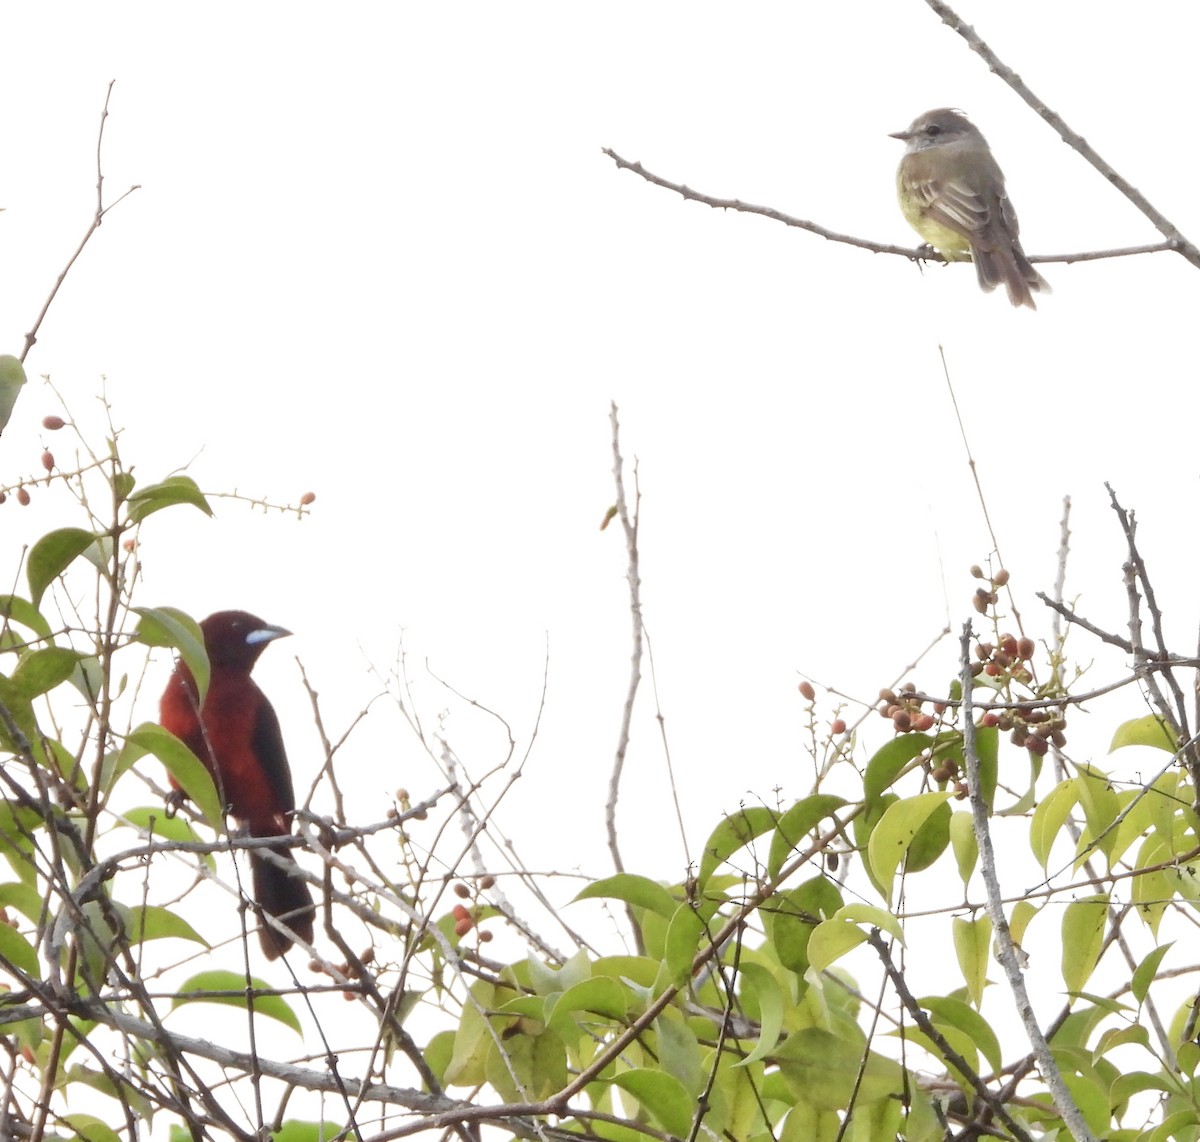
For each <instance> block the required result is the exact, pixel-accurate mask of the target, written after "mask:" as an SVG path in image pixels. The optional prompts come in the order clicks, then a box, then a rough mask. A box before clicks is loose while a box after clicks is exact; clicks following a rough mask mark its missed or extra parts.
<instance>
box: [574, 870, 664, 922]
mask: <svg viewBox="0 0 1200 1142" xmlns="http://www.w3.org/2000/svg"><path fill="white" fill-rule="evenodd" d="M596 899H604V900H624V901H625V903H626V904H632V905H634V906H635V907H637V908H645V909H647V910H648V911H650V912H657V913H658V915H660V916H662V917H664V918H665V919H668V920H669V919H670V918H671V917H672V916H673V915H674V914H675V909H676V908H678V907H679V901H678V900H676V899H675V897H674V896H672V895H671V894H670V892H668V891H667V890H666V889H665V888H664V887H663V886H662V885H661V884H659V883H658V882H657V881H655V880H649V879H648V878H647V877H644V876H634V875H632V874H631V873H621V874H619V875H618V876H608V877H605V878H604V879H603V880H597V881H594V882H593V883H592V884H589V885H588V886H587V887H586V888H585V889H584V890H583V891H582V892H580V893H579V895H578V896H576V897H575V900H596Z"/></svg>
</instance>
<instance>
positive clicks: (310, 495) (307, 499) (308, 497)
mask: <svg viewBox="0 0 1200 1142" xmlns="http://www.w3.org/2000/svg"><path fill="white" fill-rule="evenodd" d="M316 498H317V493H316V492H305V493H304V495H302V496H301V497H300V506H301V507H302V508H306V507H308V505H309V504H311V503H312V502H313V501H314V500H316Z"/></svg>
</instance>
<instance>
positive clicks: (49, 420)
mask: <svg viewBox="0 0 1200 1142" xmlns="http://www.w3.org/2000/svg"><path fill="white" fill-rule="evenodd" d="M66 423H67V422H66V421H65V420H63V418H62V417H61V416H43V417H42V427H43V428H44V429H46V430H47V431H49V432H57V431H58V430H59V429H60V428H62V426H63V425H64V424H66Z"/></svg>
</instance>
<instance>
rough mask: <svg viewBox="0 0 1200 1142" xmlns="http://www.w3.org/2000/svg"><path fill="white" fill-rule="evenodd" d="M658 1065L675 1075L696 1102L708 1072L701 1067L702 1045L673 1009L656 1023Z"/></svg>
mask: <svg viewBox="0 0 1200 1142" xmlns="http://www.w3.org/2000/svg"><path fill="white" fill-rule="evenodd" d="M654 1033H655V1036H656V1037H657V1038H656V1043H655V1045H656V1046H657V1048H658V1065H659V1067H660V1068H661V1069H662V1070H664V1071H666V1072H667V1074H669V1075H673V1076H674V1077H675V1078H677V1079H678V1080H679V1082H680V1083H681V1084H682V1085H683V1089H684V1090H686V1091H687V1092H688V1093H689V1094H690V1095H691V1096H692V1097H693V1098H695V1097H696V1096H697V1095H698V1094H699V1093H700V1092H701V1091H702V1090H703V1089H704V1083H705V1078H706V1075H705V1071H704V1070H703V1068H702V1067H701V1065H700V1044H699V1042H698V1041H697V1039H696V1035H695V1032H693V1031H692V1029H691V1028H690V1027H689V1026H688V1025H687V1023H686V1022H685V1021H684V1018H683V1016H682V1015H680V1013H679V1012H678V1011H676V1010H675V1009H674V1008H673V1007H668V1008H667V1009H666V1010H665V1011H664V1012H663V1013H662V1014H661V1015H660V1016H659V1017H658V1018H657V1019H655V1020H654Z"/></svg>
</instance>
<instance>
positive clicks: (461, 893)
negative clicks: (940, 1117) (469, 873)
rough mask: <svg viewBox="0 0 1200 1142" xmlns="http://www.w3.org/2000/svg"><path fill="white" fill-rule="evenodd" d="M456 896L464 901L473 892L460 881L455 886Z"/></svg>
mask: <svg viewBox="0 0 1200 1142" xmlns="http://www.w3.org/2000/svg"><path fill="white" fill-rule="evenodd" d="M454 895H455V896H457V897H459V898H460V899H462V900H467V899H469V897H470V895H471V890H470V889H469V888H468V887H467V886H466V885H465V884H463V882H462V881H461V880H460V881H459V882H458V883H457V884H456V885H455V886H454Z"/></svg>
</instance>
